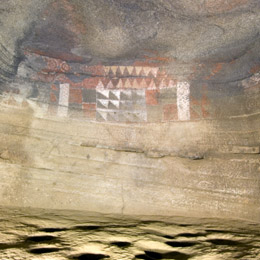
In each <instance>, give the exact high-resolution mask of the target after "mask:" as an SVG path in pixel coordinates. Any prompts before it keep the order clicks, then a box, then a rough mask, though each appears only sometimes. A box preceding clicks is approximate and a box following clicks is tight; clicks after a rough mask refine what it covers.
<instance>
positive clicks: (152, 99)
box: [145, 89, 158, 106]
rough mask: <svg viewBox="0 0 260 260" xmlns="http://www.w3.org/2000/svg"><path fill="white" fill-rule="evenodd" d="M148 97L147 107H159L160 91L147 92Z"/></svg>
mask: <svg viewBox="0 0 260 260" xmlns="http://www.w3.org/2000/svg"><path fill="white" fill-rule="evenodd" d="M145 97H146V104H147V105H152V106H154V105H158V99H157V97H158V90H157V89H152V90H146V93H145Z"/></svg>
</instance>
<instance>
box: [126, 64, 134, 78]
mask: <svg viewBox="0 0 260 260" xmlns="http://www.w3.org/2000/svg"><path fill="white" fill-rule="evenodd" d="M127 69H128V73H129V75H130V76H131V75H132V74H133V71H134V67H133V66H127Z"/></svg>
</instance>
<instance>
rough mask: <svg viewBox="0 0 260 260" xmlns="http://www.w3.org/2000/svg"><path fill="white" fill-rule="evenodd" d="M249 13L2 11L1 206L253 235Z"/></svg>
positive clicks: (258, 149) (43, 4) (80, 6)
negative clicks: (175, 221)
mask: <svg viewBox="0 0 260 260" xmlns="http://www.w3.org/2000/svg"><path fill="white" fill-rule="evenodd" d="M259 10H260V4H259V1H258V0H230V1H224V0H219V1H213V0H197V1H191V0H179V1H174V0H164V1H162V0H149V1H148V0H138V1H137V0H131V1H129V0H128V1H127V0H106V1H105V0H87V1H83V0H73V1H68V0H55V1H54V0H45V1H42V0H41V1H40V0H27V1H21V0H12V1H11V0H6V1H3V3H1V8H0V25H1V26H0V28H1V30H0V93H1V96H0V114H1V116H0V138H1V142H0V159H1V161H0V173H1V177H2V178H1V182H0V204H1V205H5V206H22V207H40V208H55V209H80V210H88V211H96V212H101V213H119V214H123V215H131V214H132V215H185V216H200V217H225V218H243V219H248V220H254V221H260V204H259V201H260V161H259V159H260V154H259V153H260V84H259V82H260V59H259V57H260V51H259V50H260V41H259V39H260V36H259V28H260V15H259V13H260V12H259Z"/></svg>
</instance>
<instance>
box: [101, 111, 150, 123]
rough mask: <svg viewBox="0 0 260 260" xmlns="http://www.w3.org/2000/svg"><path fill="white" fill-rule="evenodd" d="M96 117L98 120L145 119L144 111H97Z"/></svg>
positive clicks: (138, 120)
mask: <svg viewBox="0 0 260 260" xmlns="http://www.w3.org/2000/svg"><path fill="white" fill-rule="evenodd" d="M96 119H97V120H98V121H110V122H145V121H146V120H147V115H146V112H129V113H122V112H106V111H97V112H96Z"/></svg>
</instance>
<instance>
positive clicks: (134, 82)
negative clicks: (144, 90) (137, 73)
mask: <svg viewBox="0 0 260 260" xmlns="http://www.w3.org/2000/svg"><path fill="white" fill-rule="evenodd" d="M139 87H140V86H139V84H138V82H137V80H136V79H134V81H133V88H139Z"/></svg>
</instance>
